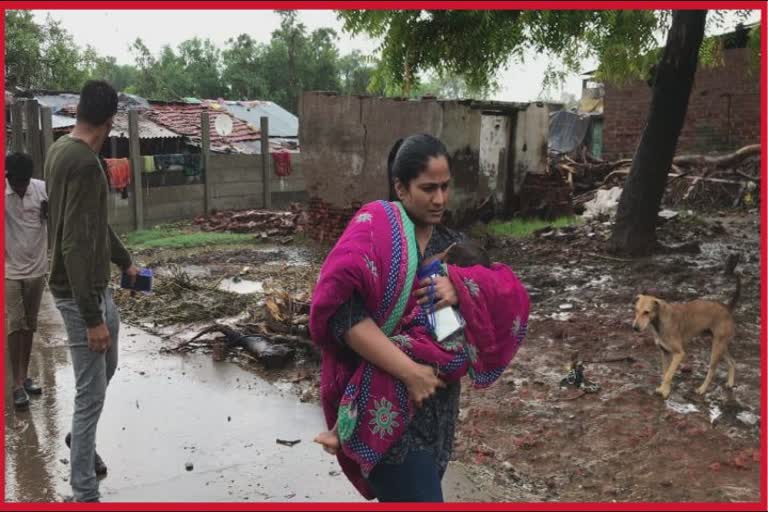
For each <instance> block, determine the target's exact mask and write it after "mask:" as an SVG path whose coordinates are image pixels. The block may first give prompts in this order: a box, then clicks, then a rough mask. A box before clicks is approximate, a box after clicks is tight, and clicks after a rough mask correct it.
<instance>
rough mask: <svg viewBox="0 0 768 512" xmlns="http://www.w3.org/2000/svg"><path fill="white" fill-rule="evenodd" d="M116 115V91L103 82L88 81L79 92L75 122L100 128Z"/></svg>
mask: <svg viewBox="0 0 768 512" xmlns="http://www.w3.org/2000/svg"><path fill="white" fill-rule="evenodd" d="M116 113H117V91H115V88H114V87H112V86H111V85H110V84H109V82H107V81H104V80H88V81H87V82H85V85H84V86H83V89H82V91H80V101H79V102H78V104H77V120H78V121H85V122H86V123H88V124H90V125H92V126H101V125H103V124H104V123H105V122H106V121H107V119H109V118H110V117H112V116H114V115H115V114H116Z"/></svg>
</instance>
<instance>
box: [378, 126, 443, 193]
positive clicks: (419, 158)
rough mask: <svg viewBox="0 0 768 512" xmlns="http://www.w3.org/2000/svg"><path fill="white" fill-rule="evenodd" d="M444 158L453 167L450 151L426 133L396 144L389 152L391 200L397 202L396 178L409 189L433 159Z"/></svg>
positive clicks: (388, 170) (401, 140)
mask: <svg viewBox="0 0 768 512" xmlns="http://www.w3.org/2000/svg"><path fill="white" fill-rule="evenodd" d="M440 156H444V157H445V158H446V160H448V167H450V165H451V159H450V156H448V150H447V149H446V148H445V144H443V143H442V142H440V139H438V138H436V137H433V136H432V135H429V134H426V133H419V134H416V135H411V136H410V137H406V138H404V139H400V140H398V141H397V142H395V145H394V146H392V149H391V150H390V151H389V158H388V159H387V176H388V178H389V200H390V201H396V200H397V193H396V192H395V178H397V179H399V180H400V183H402V184H403V186H405V187H408V185H409V184H410V182H411V180H413V179H414V178H416V177H418V176H419V174H421V173H422V172H424V170H425V169H426V168H427V164H428V163H429V159H430V158H433V157H435V158H436V157H440Z"/></svg>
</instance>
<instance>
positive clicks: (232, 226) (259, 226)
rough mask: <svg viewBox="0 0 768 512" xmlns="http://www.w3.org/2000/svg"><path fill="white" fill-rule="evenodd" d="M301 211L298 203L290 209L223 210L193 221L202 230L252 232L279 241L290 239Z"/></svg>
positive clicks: (285, 241) (288, 240)
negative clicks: (278, 238) (276, 238)
mask: <svg viewBox="0 0 768 512" xmlns="http://www.w3.org/2000/svg"><path fill="white" fill-rule="evenodd" d="M301 214H302V211H301V207H300V206H299V205H296V204H294V205H291V210H289V211H280V210H256V209H252V210H223V211H214V212H213V213H211V215H209V216H205V215H201V216H199V217H197V218H195V221H194V223H195V224H196V225H197V226H200V229H201V230H202V231H228V232H232V233H254V234H258V235H260V236H261V238H264V239H266V238H271V237H280V240H279V241H280V242H282V243H288V242H290V241H292V235H294V234H295V233H296V231H297V227H298V225H299V221H300V217H301Z"/></svg>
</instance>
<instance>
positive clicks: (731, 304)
mask: <svg viewBox="0 0 768 512" xmlns="http://www.w3.org/2000/svg"><path fill="white" fill-rule="evenodd" d="M739 297H741V277H739V274H736V290H735V291H734V292H733V297H731V301H730V302H729V303H728V310H729V311H733V308H735V307H736V303H737V302H738V301H739Z"/></svg>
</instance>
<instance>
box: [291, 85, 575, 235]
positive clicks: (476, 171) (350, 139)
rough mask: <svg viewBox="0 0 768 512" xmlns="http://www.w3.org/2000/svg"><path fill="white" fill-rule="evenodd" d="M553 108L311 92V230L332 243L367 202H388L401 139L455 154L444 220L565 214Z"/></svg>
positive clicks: (306, 123) (306, 133)
mask: <svg viewBox="0 0 768 512" xmlns="http://www.w3.org/2000/svg"><path fill="white" fill-rule="evenodd" d="M549 110H550V107H549V105H547V104H544V103H512V102H495V101H474V100H436V99H429V98H424V99H420V100H401V99H395V98H379V97H361V96H339V95H336V94H335V93H328V92H305V93H304V95H303V96H302V99H301V103H300V119H301V126H300V138H301V141H302V155H303V157H302V158H303V160H304V162H305V163H306V169H307V172H306V176H305V180H306V186H307V194H308V196H309V199H310V219H312V221H311V222H313V223H314V225H313V226H312V229H311V230H310V232H311V233H313V234H314V236H316V237H318V238H323V239H335V238H336V237H338V235H339V234H340V233H341V231H342V230H343V228H344V226H345V224H346V222H347V220H348V219H349V218H350V217H351V215H352V214H353V213H354V211H355V210H356V208H357V207H359V205H360V204H362V203H365V202H368V201H372V200H376V199H383V198H387V196H388V190H389V185H388V178H387V167H386V166H387V155H388V153H389V150H390V148H391V147H392V145H393V144H394V142H395V141H396V140H397V139H399V138H401V137H404V136H407V135H410V134H413V133H420V132H424V133H431V134H433V135H435V136H437V137H439V138H440V139H441V140H442V141H443V142H444V143H445V145H446V146H447V148H448V150H449V152H450V155H451V161H452V171H453V188H452V193H451V197H450V203H449V208H448V209H449V215H448V218H447V219H446V221H447V222H449V223H453V224H467V223H471V222H473V221H476V220H488V219H490V218H491V217H492V216H493V215H497V214H512V213H516V212H518V213H539V212H537V210H539V209H541V208H545V207H546V208H549V207H551V206H553V205H558V204H562V205H563V206H566V205H567V204H569V197H570V196H569V194H570V191H569V190H568V189H567V187H566V188H563V187H562V183H561V180H559V177H556V178H558V180H557V181H556V182H554V183H553V182H551V180H550V177H549V175H548V173H547V138H548V126H549Z"/></svg>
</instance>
